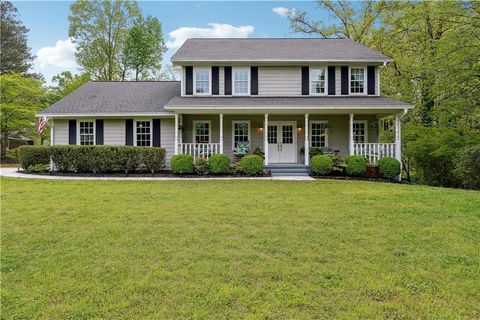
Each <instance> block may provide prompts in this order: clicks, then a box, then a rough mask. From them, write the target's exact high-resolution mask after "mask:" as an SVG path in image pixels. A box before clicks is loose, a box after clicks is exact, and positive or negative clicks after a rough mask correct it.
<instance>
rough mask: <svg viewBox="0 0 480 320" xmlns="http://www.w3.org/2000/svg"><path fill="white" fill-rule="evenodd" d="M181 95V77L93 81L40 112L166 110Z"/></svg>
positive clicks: (138, 111) (135, 112) (112, 112)
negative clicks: (134, 80) (176, 79)
mask: <svg viewBox="0 0 480 320" xmlns="http://www.w3.org/2000/svg"><path fill="white" fill-rule="evenodd" d="M179 95H180V82H179V81H138V82H133V81H113V82H107V81H90V82H87V83H86V84H84V85H83V86H81V87H80V88H78V89H77V90H75V91H73V92H72V93H70V94H69V95H67V96H66V97H64V98H63V99H61V100H59V101H57V102H55V103H54V104H52V105H51V106H50V107H49V108H47V109H45V110H43V111H41V112H40V113H39V115H47V114H48V115H56V114H65V115H68V114H92V115H95V114H105V113H108V114H112V115H114V114H119V113H122V114H123V113H128V114H142V113H162V112H165V109H164V108H163V107H164V105H165V104H166V103H167V102H168V101H169V100H170V99H172V98H173V97H175V96H179Z"/></svg>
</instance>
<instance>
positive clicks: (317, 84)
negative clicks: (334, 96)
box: [310, 68, 325, 93]
mask: <svg viewBox="0 0 480 320" xmlns="http://www.w3.org/2000/svg"><path fill="white" fill-rule="evenodd" d="M310 73H311V74H310V92H311V93H325V69H323V68H322V69H310Z"/></svg>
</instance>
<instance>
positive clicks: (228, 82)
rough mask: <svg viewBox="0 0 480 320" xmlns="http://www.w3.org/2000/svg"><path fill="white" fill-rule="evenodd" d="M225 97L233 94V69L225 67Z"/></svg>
mask: <svg viewBox="0 0 480 320" xmlns="http://www.w3.org/2000/svg"><path fill="white" fill-rule="evenodd" d="M224 69H225V95H226V96H229V95H231V94H232V67H225V68H224Z"/></svg>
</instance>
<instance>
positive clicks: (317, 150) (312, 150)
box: [308, 147, 323, 157]
mask: <svg viewBox="0 0 480 320" xmlns="http://www.w3.org/2000/svg"><path fill="white" fill-rule="evenodd" d="M308 154H309V155H310V157H314V156H319V155H322V154H323V150H322V149H320V148H317V147H311V148H310V149H309V150H308Z"/></svg>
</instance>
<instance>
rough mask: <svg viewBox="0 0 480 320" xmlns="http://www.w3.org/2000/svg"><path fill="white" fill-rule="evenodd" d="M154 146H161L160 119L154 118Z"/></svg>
mask: <svg viewBox="0 0 480 320" xmlns="http://www.w3.org/2000/svg"><path fill="white" fill-rule="evenodd" d="M152 122H153V146H154V147H160V119H153V120H152Z"/></svg>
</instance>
